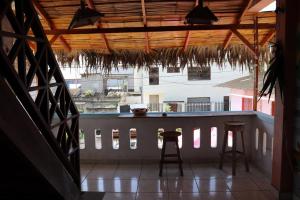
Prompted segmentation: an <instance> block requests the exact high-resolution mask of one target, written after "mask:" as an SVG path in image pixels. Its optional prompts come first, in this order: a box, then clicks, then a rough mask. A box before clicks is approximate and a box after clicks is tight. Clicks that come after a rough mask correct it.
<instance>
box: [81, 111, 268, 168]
mask: <svg viewBox="0 0 300 200" xmlns="http://www.w3.org/2000/svg"><path fill="white" fill-rule="evenodd" d="M232 120H239V121H244V122H246V127H245V141H246V149H247V154H248V156H249V159H250V161H251V162H252V164H257V166H258V167H260V168H261V169H262V170H264V171H265V172H266V173H267V174H270V169H271V160H272V148H273V123H274V122H273V117H271V116H269V115H266V114H263V113H260V112H252V111H249V112H201V113H168V116H167V117H162V116H161V113H148V115H147V117H133V116H132V114H83V115H82V116H81V120H80V129H81V130H82V137H81V148H82V149H81V159H82V160H84V161H99V162H107V161H122V160H123V161H124V160H126V161H137V160H149V161H150V160H151V161H157V160H159V158H160V148H161V138H160V137H159V136H158V133H159V132H160V131H163V130H177V131H181V132H182V137H181V138H179V139H180V147H181V154H182V158H183V160H184V161H195V162H197V161H198V162H199V161H201V162H205V161H218V160H219V153H220V150H221V145H222V142H223V132H224V122H226V121H232ZM229 140H230V139H229ZM238 141H239V139H238ZM231 144H232V143H231V141H228V145H229V146H230V145H231ZM240 145H241V144H238V147H240Z"/></svg>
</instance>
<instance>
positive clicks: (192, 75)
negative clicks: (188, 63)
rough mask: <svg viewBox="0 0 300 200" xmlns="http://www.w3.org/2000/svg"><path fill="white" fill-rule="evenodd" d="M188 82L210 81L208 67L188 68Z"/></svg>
mask: <svg viewBox="0 0 300 200" xmlns="http://www.w3.org/2000/svg"><path fill="white" fill-rule="evenodd" d="M188 80H189V81H193V80H210V67H188Z"/></svg>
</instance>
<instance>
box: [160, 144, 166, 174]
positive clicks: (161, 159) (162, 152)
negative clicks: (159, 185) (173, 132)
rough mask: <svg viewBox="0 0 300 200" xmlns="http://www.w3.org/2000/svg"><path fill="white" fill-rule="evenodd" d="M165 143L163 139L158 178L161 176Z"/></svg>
mask: <svg viewBox="0 0 300 200" xmlns="http://www.w3.org/2000/svg"><path fill="white" fill-rule="evenodd" d="M165 151H166V141H165V139H164V138H163V146H162V149H161V155H160V162H159V176H162V170H163V163H164V161H165Z"/></svg>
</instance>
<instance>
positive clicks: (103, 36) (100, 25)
mask: <svg viewBox="0 0 300 200" xmlns="http://www.w3.org/2000/svg"><path fill="white" fill-rule="evenodd" d="M86 3H87V5H88V7H89V8H90V9H94V10H96V7H95V4H94V1H93V0H87V1H86ZM97 28H98V29H102V24H101V22H100V21H98V22H97ZM101 37H102V39H103V40H104V45H105V48H106V49H107V50H108V52H109V53H112V50H111V48H110V45H109V42H108V39H107V37H106V35H105V33H101Z"/></svg>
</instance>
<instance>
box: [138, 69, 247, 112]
mask: <svg viewBox="0 0 300 200" xmlns="http://www.w3.org/2000/svg"><path fill="white" fill-rule="evenodd" d="M245 75H248V71H247V70H244V71H240V70H233V69H231V68H230V67H229V66H228V67H222V68H220V67H219V66H217V64H213V65H212V66H211V68H204V69H201V68H198V67H194V68H189V67H187V68H184V69H181V68H171V67H170V68H165V69H163V68H162V67H159V68H158V67H157V68H150V70H149V71H143V72H141V73H139V74H138V76H139V77H138V79H141V80H142V83H141V84H142V88H143V92H142V93H143V103H144V104H146V105H148V107H149V108H150V110H152V111H173V112H194V111H222V110H228V106H229V102H230V98H229V94H230V89H229V88H224V87H218V86H217V85H218V84H220V83H223V82H227V81H230V80H233V79H236V78H240V77H242V76H245ZM178 90H180V91H181V92H180V93H178V92H177V91H178ZM195 91H197V92H195ZM224 102H225V105H224ZM224 106H225V107H224Z"/></svg>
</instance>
